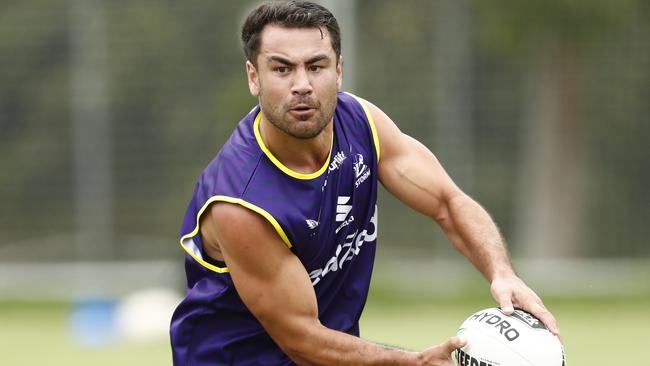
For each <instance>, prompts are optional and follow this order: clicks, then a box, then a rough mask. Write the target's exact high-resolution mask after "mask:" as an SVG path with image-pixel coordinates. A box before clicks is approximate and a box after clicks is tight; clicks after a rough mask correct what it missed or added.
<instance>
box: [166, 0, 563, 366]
mask: <svg viewBox="0 0 650 366" xmlns="http://www.w3.org/2000/svg"><path fill="white" fill-rule="evenodd" d="M242 40H243V45H244V51H245V54H246V57H247V59H248V61H247V62H246V73H247V76H248V85H249V88H250V92H251V94H252V95H253V96H256V97H258V98H259V106H257V107H255V108H254V109H253V110H252V111H251V112H250V113H249V114H248V115H247V116H246V117H244V119H243V120H242V121H241V122H240V123H239V124H238V126H237V128H236V130H235V131H234V132H233V134H232V136H231V137H230V139H229V140H228V141H227V142H226V144H225V145H224V146H223V147H222V149H221V151H220V152H219V154H218V155H217V157H216V158H215V159H214V160H213V161H212V162H211V163H210V164H209V165H208V167H207V168H206V169H205V171H204V172H203V174H202V175H201V177H200V178H199V180H198V183H197V185H196V189H195V192H194V196H193V197H192V201H191V202H190V206H189V208H188V211H187V214H186V216H185V221H184V223H183V229H182V234H181V235H182V237H181V244H182V246H183V248H184V249H185V250H186V252H187V255H186V273H187V280H188V293H187V297H186V298H185V300H184V301H183V302H182V303H181V304H180V305H179V307H178V309H177V310H176V312H175V314H174V316H173V319H172V326H171V338H172V348H173V356H174V364H175V365H225V364H230V365H292V364H294V363H297V364H301V365H452V361H451V358H450V354H451V353H452V352H453V350H454V349H456V348H459V347H462V346H463V345H464V342H465V341H464V340H463V339H459V338H458V337H452V338H450V339H449V340H447V341H446V342H444V343H442V344H440V345H438V346H435V347H432V348H429V349H427V350H425V351H423V352H406V351H402V350H398V349H391V348H387V347H385V346H380V345H376V344H373V343H370V342H367V341H365V340H363V339H361V338H359V337H358V335H359V325H358V321H359V317H360V316H361V311H362V309H363V306H364V304H365V301H366V297H367V292H368V286H369V283H370V275H371V272H372V266H373V259H374V252H375V242H376V238H377V210H376V198H377V186H378V181H379V182H381V183H382V184H383V185H384V187H386V188H387V189H388V191H390V192H391V193H392V194H394V195H395V196H396V197H398V198H399V199H400V200H402V201H403V202H404V203H406V204H407V205H408V206H410V207H411V208H413V209H415V210H417V211H419V212H421V213H423V214H425V215H427V216H429V217H431V218H432V219H434V220H435V221H436V222H437V223H438V224H439V225H440V226H441V228H442V229H443V230H444V232H445V233H446V234H447V236H448V237H449V239H450V241H451V242H452V243H453V244H454V246H455V247H456V248H457V249H458V250H459V251H461V253H463V254H464V255H465V256H467V257H468V258H469V260H470V261H471V262H472V263H473V264H474V265H475V266H476V267H477V268H478V269H479V270H480V271H481V272H482V273H483V274H484V275H485V277H486V278H487V279H488V280H489V281H490V282H491V290H492V294H493V295H494V297H495V298H496V300H497V301H498V303H499V304H500V306H501V307H502V308H503V309H504V310H505V311H506V312H511V311H512V310H513V307H514V306H516V307H520V308H523V309H526V310H528V311H530V312H532V313H533V314H535V315H537V316H538V317H539V318H541V319H542V320H543V321H544V322H545V323H546V324H547V325H548V326H549V328H550V329H551V330H552V331H553V332H554V333H556V334H557V333H558V329H557V326H556V324H555V320H554V319H553V317H552V315H551V314H550V313H549V312H548V311H547V310H546V309H545V307H544V305H543V304H542V302H541V300H540V299H539V298H538V297H537V296H536V295H535V293H534V292H533V291H532V290H530V289H529V288H528V287H527V286H526V285H525V284H524V283H523V282H522V281H521V280H520V279H519V278H518V277H517V276H516V275H515V273H514V271H513V269H512V267H511V265H510V262H509V259H508V255H507V252H506V250H505V248H504V244H503V242H502V239H501V236H500V234H499V232H498V230H497V228H496V226H495V224H494V223H493V222H492V220H491V219H490V217H489V215H488V214H487V213H486V212H485V211H484V210H483V209H482V208H481V207H480V206H479V205H478V204H477V203H476V202H474V201H473V200H472V199H470V198H469V197H468V196H467V195H465V194H464V193H463V192H461V190H460V189H459V188H458V187H457V186H456V185H455V184H454V183H453V182H452V180H451V179H450V178H449V177H448V175H447V174H446V173H445V171H444V170H443V168H442V167H441V166H440V164H439V163H438V161H437V160H436V158H435V157H434V156H433V154H432V153H431V152H430V151H429V150H428V149H427V148H426V147H424V146H423V145H422V144H420V143H419V142H417V141H416V140H414V139H412V138H411V137H409V136H407V135H405V134H403V133H401V132H400V130H399V129H398V128H397V126H396V125H395V124H394V123H393V122H392V121H391V120H390V118H389V117H388V116H386V114H384V113H383V112H382V111H381V110H380V109H379V108H377V107H376V106H374V105H372V104H371V103H369V102H367V101H365V100H362V99H359V98H357V97H355V96H353V95H350V94H346V93H340V92H339V89H340V87H341V79H342V74H343V70H342V64H341V46H340V32H339V28H338V24H337V22H336V19H335V18H334V17H333V16H332V14H331V13H330V12H329V11H328V10H327V9H325V8H323V7H321V6H319V5H316V4H313V3H308V2H298V1H291V2H280V3H265V4H262V5H260V6H259V7H257V8H256V9H255V10H253V11H252V12H251V14H250V15H249V16H248V18H247V19H246V21H245V24H244V25H243V29H242Z"/></svg>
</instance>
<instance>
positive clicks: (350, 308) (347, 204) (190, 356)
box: [170, 93, 379, 366]
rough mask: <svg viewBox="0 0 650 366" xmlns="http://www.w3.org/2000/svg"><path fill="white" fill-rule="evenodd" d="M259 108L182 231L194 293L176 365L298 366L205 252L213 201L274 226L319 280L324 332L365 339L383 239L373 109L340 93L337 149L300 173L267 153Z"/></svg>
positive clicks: (180, 317)
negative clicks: (205, 217)
mask: <svg viewBox="0 0 650 366" xmlns="http://www.w3.org/2000/svg"><path fill="white" fill-rule="evenodd" d="M261 116H262V114H261V112H260V107H259V106H257V107H255V108H254V109H253V110H252V111H251V112H250V113H249V114H248V115H247V116H246V117H244V119H242V120H241V121H240V122H239V124H238V125H237V128H236V129H235V131H234V132H233V134H232V135H231V136H230V138H229V139H228V141H227V142H226V143H225V144H224V146H223V147H222V149H221V150H220V152H219V153H218V155H217V156H216V157H215V158H214V160H212V162H211V163H210V164H209V165H208V166H207V168H206V169H205V170H204V171H203V173H202V174H201V176H200V178H199V179H198V182H197V184H196V187H195V190H194V195H193V197H192V199H191V201H190V203H189V207H188V209H187V212H186V214H185V218H184V221H183V225H182V230H181V239H180V241H181V245H182V247H183V248H184V249H185V251H186V259H185V271H186V275H187V294H186V297H185V299H184V300H183V301H182V302H181V304H180V305H179V306H178V307H177V309H176V311H175V312H174V315H173V317H172V323H171V331H170V333H171V343H172V352H173V359H174V365H176V366H180V365H202V366H203V365H293V362H292V361H291V360H290V359H289V358H288V357H287V356H286V355H285V354H284V353H283V352H282V351H281V349H280V348H279V347H278V346H277V345H276V344H275V343H274V341H273V340H272V339H271V337H270V336H269V335H268V334H267V333H266V331H265V329H264V328H263V327H262V325H261V324H260V323H259V322H258V321H257V319H256V318H255V317H254V316H253V315H252V313H251V312H250V311H249V310H248V309H247V308H246V306H245V305H244V303H243V302H242V300H241V299H240V297H239V296H238V294H237V292H236V290H235V286H234V284H233V281H232V278H231V277H230V274H229V273H228V268H227V267H225V264H222V265H219V264H220V263H218V262H215V261H211V260H210V259H209V258H207V257H206V255H205V254H204V251H203V249H202V241H201V234H200V230H199V219H200V217H201V215H202V214H203V212H204V211H205V210H206V208H207V207H208V206H209V205H210V204H211V203H213V202H217V201H224V202H229V203H232V204H238V205H241V206H243V207H246V208H248V209H250V210H253V211H255V212H256V213H258V214H260V215H261V216H262V217H264V218H265V219H266V220H268V221H269V222H270V223H271V224H272V225H273V227H274V228H275V230H276V231H277V234H278V235H279V237H280V238H281V239H282V241H283V242H284V243H285V244H286V245H287V247H289V248H290V250H291V251H292V252H293V253H294V254H295V255H296V256H297V257H298V258H299V259H300V261H301V262H302V264H303V265H304V267H305V268H306V270H307V273H308V274H309V277H310V279H311V282H312V285H313V286H314V291H315V293H316V297H317V301H318V314H319V315H318V316H319V319H320V321H321V323H322V324H323V325H324V326H326V327H328V328H331V329H335V330H339V331H342V332H345V333H348V334H352V335H356V336H358V335H359V318H360V316H361V312H362V310H363V307H364V305H365V302H366V298H367V295H368V287H369V284H370V277H371V273H372V268H373V262H374V256H375V243H376V238H377V208H376V201H377V163H378V161H379V145H378V138H377V133H376V130H375V126H374V122H373V120H372V117H371V115H370V114H369V112H368V110H367V108H366V106H365V105H364V104H363V102H362V101H360V100H358V99H357V98H356V97H354V96H353V95H351V94H347V93H339V94H338V97H337V105H336V110H335V113H334V121H333V123H334V126H333V127H334V133H333V141H332V148H331V151H330V154H329V157H328V159H327V162H326V163H325V164H324V165H323V167H322V168H321V169H320V170H318V171H317V172H315V173H312V174H301V173H297V172H295V171H292V170H291V169H289V168H287V167H286V166H284V165H283V164H282V163H281V162H280V161H279V160H278V159H277V158H275V157H274V156H273V154H272V153H271V152H270V151H269V150H268V148H267V147H266V146H265V145H264V142H263V140H262V138H261V135H260V132H259V124H260V121H261Z"/></svg>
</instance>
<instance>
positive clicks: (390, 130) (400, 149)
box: [370, 104, 462, 221]
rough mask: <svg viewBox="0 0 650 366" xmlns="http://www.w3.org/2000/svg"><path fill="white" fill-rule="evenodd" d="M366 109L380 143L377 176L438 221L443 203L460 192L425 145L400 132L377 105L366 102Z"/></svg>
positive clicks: (384, 184)
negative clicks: (370, 116) (368, 104)
mask: <svg viewBox="0 0 650 366" xmlns="http://www.w3.org/2000/svg"><path fill="white" fill-rule="evenodd" d="M370 111H371V113H372V114H373V117H374V120H375V124H376V127H377V134H378V136H379V142H380V147H381V160H380V161H379V180H380V181H381V183H382V184H383V186H384V187H385V188H386V189H387V190H388V191H389V192H390V193H392V194H393V195H394V196H395V197H397V198H398V199H400V200H401V201H402V202H404V203H405V204H407V205H408V206H409V207H411V208H413V209H415V210H416V211H418V212H420V213H423V214H425V215H427V216H430V217H432V218H434V219H436V220H438V221H440V220H441V219H443V218H442V217H441V215H444V211H445V203H446V202H447V201H448V200H450V199H451V198H452V197H453V196H455V195H457V194H460V193H462V192H461V191H460V189H459V188H458V187H457V186H456V184H455V183H454V182H453V181H452V179H451V178H450V177H449V175H448V174H447V172H446V171H445V170H444V168H443V167H442V165H441V164H440V162H439V161H438V159H437V158H436V157H435V156H434V155H433V153H432V152H431V151H430V150H429V149H428V148H427V147H426V146H424V145H423V144H422V143H420V142H419V141H417V140H415V139H414V138H412V137H410V136H408V135H406V134H404V133H402V131H400V130H399V128H398V127H397V126H396V125H395V123H394V122H393V121H392V120H391V119H390V118H389V117H388V116H387V115H386V114H385V113H383V112H382V111H381V110H380V109H379V108H377V107H375V106H373V105H372V104H370Z"/></svg>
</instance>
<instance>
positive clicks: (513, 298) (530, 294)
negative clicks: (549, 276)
mask: <svg viewBox="0 0 650 366" xmlns="http://www.w3.org/2000/svg"><path fill="white" fill-rule="evenodd" d="M490 291H491V292H492V296H494V299H495V300H496V301H497V302H498V303H499V306H500V307H501V310H503V312H504V313H505V314H506V315H511V314H512V313H513V312H514V310H515V308H519V309H522V310H525V311H527V312H529V313H531V314H533V315H534V316H535V317H537V318H538V319H539V320H541V321H542V323H544V324H545V325H546V327H547V328H548V330H549V331H550V332H551V333H553V334H555V335H556V336H558V337H560V329H559V328H558V326H557V322H556V321H555V317H553V314H551V312H550V311H548V309H546V306H544V303H543V302H542V299H540V298H539V296H537V294H536V293H535V292H534V291H533V290H531V289H530V288H529V287H528V286H527V285H526V284H525V283H524V281H522V280H521V279H520V278H519V277H517V276H514V275H513V276H507V277H498V278H495V279H493V280H492V285H491V286H490Z"/></svg>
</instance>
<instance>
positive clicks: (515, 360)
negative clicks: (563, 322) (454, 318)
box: [455, 308, 566, 366]
mask: <svg viewBox="0 0 650 366" xmlns="http://www.w3.org/2000/svg"><path fill="white" fill-rule="evenodd" d="M458 335H459V336H463V337H465V338H466V339H467V344H466V345H465V347H462V348H460V349H458V350H456V357H455V358H456V364H457V365H458V366H565V365H566V363H565V359H564V349H563V347H562V343H561V342H560V340H559V339H558V338H557V337H556V336H555V335H553V334H552V333H551V332H549V331H548V329H547V328H546V326H545V325H544V324H543V323H542V322H541V321H540V320H539V319H537V318H536V317H534V316H533V315H531V314H529V313H527V312H525V311H523V310H515V312H514V313H513V314H512V315H505V314H504V313H503V312H502V311H501V309H499V308H489V309H485V310H481V311H478V312H476V313H474V314H472V315H471V316H470V317H469V318H467V319H466V320H465V321H464V322H463V324H462V325H461V326H460V328H459V329H458Z"/></svg>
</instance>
